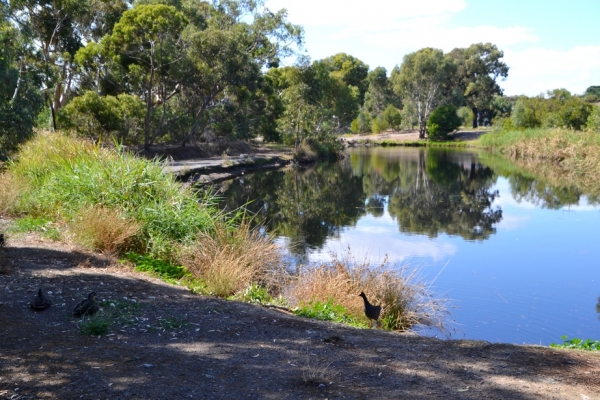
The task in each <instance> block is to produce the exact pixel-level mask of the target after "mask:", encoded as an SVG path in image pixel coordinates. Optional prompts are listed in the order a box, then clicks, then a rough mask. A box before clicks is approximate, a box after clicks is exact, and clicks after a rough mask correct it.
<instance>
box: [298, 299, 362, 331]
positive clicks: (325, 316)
mask: <svg viewBox="0 0 600 400" xmlns="http://www.w3.org/2000/svg"><path fill="white" fill-rule="evenodd" d="M293 311H294V314H296V315H299V316H301V317H306V318H313V319H318V320H321V321H335V322H340V323H343V324H346V325H351V326H355V327H358V328H366V327H367V324H365V323H364V322H363V321H361V320H358V319H356V318H353V317H352V316H350V315H348V311H347V310H346V309H345V308H344V307H343V306H341V305H339V304H334V303H333V300H329V301H327V303H322V302H320V301H314V302H310V303H308V304H307V305H303V306H302V307H299V308H296V309H295V310H293Z"/></svg>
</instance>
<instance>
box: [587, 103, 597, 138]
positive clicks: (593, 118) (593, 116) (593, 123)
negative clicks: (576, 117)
mask: <svg viewBox="0 0 600 400" xmlns="http://www.w3.org/2000/svg"><path fill="white" fill-rule="evenodd" d="M587 129H588V130H589V131H592V132H596V133H600V107H594V108H593V109H592V112H591V113H590V116H589V117H588V120H587Z"/></svg>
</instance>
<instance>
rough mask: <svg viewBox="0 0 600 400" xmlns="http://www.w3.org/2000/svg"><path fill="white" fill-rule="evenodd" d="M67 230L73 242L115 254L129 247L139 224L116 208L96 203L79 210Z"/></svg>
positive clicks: (138, 229) (138, 228)
mask: <svg viewBox="0 0 600 400" xmlns="http://www.w3.org/2000/svg"><path fill="white" fill-rule="evenodd" d="M68 230H69V233H70V234H71V236H72V240H73V241H74V242H75V243H78V244H79V245H82V246H84V247H85V248H88V249H90V250H93V251H100V252H104V253H109V254H115V253H119V252H122V251H125V250H127V249H128V248H129V246H130V245H131V243H132V240H133V238H134V237H135V235H136V234H137V233H138V232H139V231H140V224H139V223H137V222H136V221H134V220H132V219H130V218H126V217H124V216H123V215H122V214H121V213H120V212H118V211H116V210H113V209H110V208H108V207H104V206H101V205H96V206H94V207H91V208H86V209H83V210H80V211H79V212H78V213H77V215H76V216H75V219H74V220H73V221H72V222H71V223H70V224H69V229H68Z"/></svg>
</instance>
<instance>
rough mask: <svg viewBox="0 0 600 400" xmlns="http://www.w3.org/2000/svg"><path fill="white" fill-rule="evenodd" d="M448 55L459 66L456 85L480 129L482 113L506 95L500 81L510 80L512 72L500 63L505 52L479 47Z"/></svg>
mask: <svg viewBox="0 0 600 400" xmlns="http://www.w3.org/2000/svg"><path fill="white" fill-rule="evenodd" d="M448 55H449V56H450V57H451V58H452V59H453V60H454V62H455V63H456V65H457V70H456V75H455V84H456V86H457V87H458V88H459V89H460V92H461V93H462V96H463V97H464V101H465V103H466V105H467V106H468V107H470V108H471V110H472V111H473V128H477V126H478V121H479V120H480V118H479V117H480V112H485V111H489V110H490V109H491V103H492V101H493V99H494V96H497V95H502V88H500V86H499V85H498V83H497V82H496V80H497V79H498V78H502V79H503V80H504V79H506V77H507V76H508V70H509V68H508V66H507V65H506V64H505V63H504V62H502V61H501V60H500V59H501V58H502V57H504V52H503V51H502V50H499V49H498V47H496V45H494V44H492V43H476V44H472V45H471V46H469V47H468V48H466V49H464V48H456V49H454V50H452V51H451V52H450V53H449V54H448Z"/></svg>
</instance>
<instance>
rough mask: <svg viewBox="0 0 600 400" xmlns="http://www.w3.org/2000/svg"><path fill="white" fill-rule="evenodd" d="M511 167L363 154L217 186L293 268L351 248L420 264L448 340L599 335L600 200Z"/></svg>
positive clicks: (487, 161)
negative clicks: (445, 302) (442, 304)
mask: <svg viewBox="0 0 600 400" xmlns="http://www.w3.org/2000/svg"><path fill="white" fill-rule="evenodd" d="M515 171H516V169H515V168H514V167H512V166H511V165H510V163H508V162H507V161H506V160H502V159H499V158H495V157H493V156H491V155H488V154H478V153H474V152H467V151H457V150H447V149H432V148H429V149H425V148H381V147H378V148H359V149H352V150H351V151H350V152H349V157H348V158H347V159H346V160H344V161H341V162H336V163H322V164H317V165H314V166H311V167H307V168H299V169H290V170H288V171H271V172H261V173H256V174H250V175H246V176H243V177H242V178H239V179H235V180H232V181H227V182H224V183H222V184H221V185H220V188H219V190H220V195H221V196H223V202H224V203H225V204H226V205H227V207H229V208H235V207H237V206H240V205H243V204H246V203H248V202H250V203H249V204H248V208H249V209H250V210H252V211H253V212H257V213H259V214H260V215H261V216H262V217H263V218H265V220H266V221H267V229H269V230H270V231H271V232H273V233H274V234H275V236H276V237H277V238H278V241H280V242H281V243H283V244H284V245H285V248H286V251H287V255H288V257H289V259H290V260H291V262H292V263H307V262H314V261H319V260H324V259H325V260H327V259H329V254H331V252H337V253H338V254H339V253H344V252H345V251H346V249H347V248H348V247H349V248H350V249H351V252H352V254H353V255H354V256H359V257H361V258H362V257H363V256H366V257H368V258H370V259H371V260H373V261H378V260H381V259H382V258H383V256H384V255H387V256H388V257H389V260H390V262H391V263H392V265H409V266H411V267H415V268H417V269H419V271H420V277H421V279H423V280H424V281H425V282H428V283H429V284H430V285H431V289H432V290H433V291H434V292H435V293H436V294H437V296H439V297H445V298H448V299H449V300H450V306H451V307H450V308H449V310H450V315H449V317H448V319H447V321H446V323H447V325H448V326H449V327H450V337H451V338H455V339H460V338H469V339H482V340H487V341H491V342H506V343H531V344H542V345H548V344H550V343H552V342H555V343H561V342H562V341H561V338H560V337H561V335H568V337H569V338H573V337H579V338H592V339H595V340H599V339H600V261H599V260H600V240H599V237H598V236H599V235H598V233H600V229H599V228H600V206H598V204H599V203H600V202H599V201H598V199H597V198H591V197H586V196H585V195H584V194H583V193H581V192H580V191H579V190H578V189H577V188H576V187H567V188H555V187H551V186H549V185H547V184H546V183H544V181H543V180H540V179H537V178H535V177H532V176H524V175H521V174H520V173H518V172H515ZM426 333H431V332H426Z"/></svg>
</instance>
